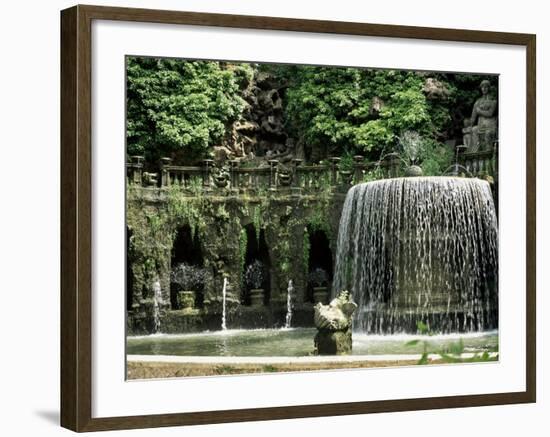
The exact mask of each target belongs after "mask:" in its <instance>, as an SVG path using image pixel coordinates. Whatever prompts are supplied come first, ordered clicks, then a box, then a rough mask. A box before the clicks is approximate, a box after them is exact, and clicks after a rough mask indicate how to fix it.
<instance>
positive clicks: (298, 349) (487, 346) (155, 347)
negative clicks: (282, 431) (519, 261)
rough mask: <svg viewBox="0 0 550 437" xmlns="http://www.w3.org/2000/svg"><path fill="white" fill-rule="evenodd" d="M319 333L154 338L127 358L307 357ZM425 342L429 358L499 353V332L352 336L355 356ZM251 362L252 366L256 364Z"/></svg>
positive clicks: (131, 346) (140, 342)
mask: <svg viewBox="0 0 550 437" xmlns="http://www.w3.org/2000/svg"><path fill="white" fill-rule="evenodd" d="M316 332H317V330H316V329H315V328H291V329H254V330H227V331H213V332H203V333H196V334H155V335H149V336H136V337H128V338H127V348H126V353H127V354H128V355H159V356H180V357H212V358H215V357H271V358H273V357H305V356H309V355H312V354H313V338H314V336H315V333H316ZM416 339H418V340H426V341H428V342H429V345H430V352H437V351H440V350H441V349H444V348H446V347H449V346H450V345H451V344H453V343H456V342H458V341H459V339H462V341H463V342H464V346H465V351H466V352H469V353H474V352H484V351H495V350H497V349H498V333H497V331H487V332H480V333H467V334H460V333H451V334H445V335H434V336H421V335H411V334H394V335H375V334H365V333H359V332H354V333H353V349H352V355H353V356H386V355H396V356H397V355H414V354H420V353H422V352H423V344H422V341H421V342H420V343H418V344H417V345H414V346H407V345H406V343H407V342H409V341H411V340H416ZM252 361H253V360H252Z"/></svg>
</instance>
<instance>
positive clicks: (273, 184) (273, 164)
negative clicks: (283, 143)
mask: <svg viewBox="0 0 550 437" xmlns="http://www.w3.org/2000/svg"><path fill="white" fill-rule="evenodd" d="M278 164H279V161H277V160H276V159H270V160H269V191H275V190H276V189H277V165H278Z"/></svg>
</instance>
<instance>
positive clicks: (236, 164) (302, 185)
mask: <svg viewBox="0 0 550 437" xmlns="http://www.w3.org/2000/svg"><path fill="white" fill-rule="evenodd" d="M493 150H496V147H495V148H494V149H493ZM493 150H489V151H481V152H472V153H467V152H461V153H459V154H458V160H459V163H460V164H461V165H462V166H463V167H464V168H466V169H467V170H468V173H469V175H470V176H474V177H477V176H485V175H494V173H495V170H496V168H495V162H496V161H495V159H496V157H495V155H496V153H495V152H494V151H493ZM340 162H341V158H338V157H332V158H328V159H327V160H325V161H323V162H322V163H321V164H304V163H303V161H302V160H301V159H292V160H291V161H290V162H287V163H284V164H283V163H280V162H279V161H277V160H270V161H268V162H267V163H266V164H265V165H263V166H260V167H250V166H248V165H247V164H246V163H243V162H241V161H238V160H230V161H227V162H225V163H224V164H223V165H222V166H220V165H219V164H216V163H215V162H214V161H213V160H210V159H207V160H204V161H203V162H202V165H200V166H180V165H173V163H172V160H171V159H170V158H162V159H161V162H160V165H159V171H158V172H157V173H149V172H146V171H144V159H143V157H142V156H132V157H131V159H130V162H128V163H127V164H126V167H127V178H128V182H129V183H130V184H133V185H139V186H143V187H153V188H168V187H171V186H178V187H181V189H182V190H183V191H184V192H188V193H189V194H193V193H196V192H197V191H199V190H200V191H201V192H204V193H219V192H220V191H221V190H229V191H232V192H234V193H247V192H256V193H257V192H261V191H266V190H267V191H280V192H285V191H288V192H290V193H293V194H301V193H304V194H305V193H315V192H316V191H320V190H323V189H327V188H329V189H338V188H342V189H346V187H349V186H350V185H354V184H357V183H360V182H363V181H364V180H365V175H366V174H368V173H369V172H377V173H376V177H379V178H393V177H398V176H400V173H401V160H400V158H399V155H398V154H397V153H389V154H387V155H385V156H384V157H383V158H382V159H381V160H380V161H374V162H373V161H365V159H364V157H363V156H361V155H356V156H354V157H353V163H352V165H351V168H346V169H342V168H341V165H340Z"/></svg>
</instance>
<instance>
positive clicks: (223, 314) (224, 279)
mask: <svg viewBox="0 0 550 437" xmlns="http://www.w3.org/2000/svg"><path fill="white" fill-rule="evenodd" d="M226 300H227V278H225V277H224V278H223V288H222V331H227V320H226V314H225V307H226Z"/></svg>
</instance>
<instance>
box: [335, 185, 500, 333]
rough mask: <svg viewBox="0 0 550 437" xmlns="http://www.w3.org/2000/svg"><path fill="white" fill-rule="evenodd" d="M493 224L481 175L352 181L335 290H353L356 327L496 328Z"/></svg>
mask: <svg viewBox="0 0 550 437" xmlns="http://www.w3.org/2000/svg"><path fill="white" fill-rule="evenodd" d="M497 233H498V225H497V217H496V213H495V207H494V203H493V197H492V194H491V189H490V186H489V184H488V182H486V181H483V180H480V179H471V178H468V179H466V178H456V177H415V178H395V179H385V180H379V181H375V182H368V183H363V184H359V185H356V186H354V187H352V188H351V189H350V190H349V191H348V193H347V196H346V200H345V203H344V208H343V211H342V216H341V219H340V226H339V232H338V242H337V255H336V268H335V276H334V282H333V287H332V296H333V297H335V296H336V295H337V294H338V293H339V292H340V291H341V290H350V292H351V294H352V296H353V298H354V300H355V302H356V303H357V304H358V310H357V312H356V314H355V318H354V329H356V330H357V329H358V330H362V331H364V332H367V333H397V332H415V330H416V324H417V322H418V321H423V322H424V323H427V324H428V326H429V327H430V330H432V331H434V332H436V331H437V332H442V333H446V332H456V331H484V330H489V329H495V328H497V327H498V293H497V287H498V285H497V276H498V274H497V270H498V241H497Z"/></svg>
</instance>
